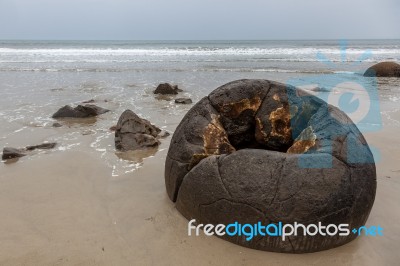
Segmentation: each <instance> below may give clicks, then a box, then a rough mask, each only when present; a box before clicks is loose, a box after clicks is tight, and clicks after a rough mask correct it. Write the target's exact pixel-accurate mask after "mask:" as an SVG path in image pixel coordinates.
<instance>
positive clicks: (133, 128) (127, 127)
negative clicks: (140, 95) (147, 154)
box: [115, 110, 161, 151]
mask: <svg viewBox="0 0 400 266" xmlns="http://www.w3.org/2000/svg"><path fill="white" fill-rule="evenodd" d="M160 132H161V130H160V129H159V128H158V127H156V126H154V125H152V124H151V123H150V122H149V121H147V120H146V119H142V118H140V117H139V116H138V115H136V114H135V113H134V112H132V111H131V110H125V111H124V112H123V113H122V115H121V116H120V118H119V120H118V123H117V127H116V130H115V148H116V149H117V150H120V151H129V150H137V149H142V148H146V147H156V146H158V145H159V144H160V142H159V141H158V139H157V137H158V134H159V133H160Z"/></svg>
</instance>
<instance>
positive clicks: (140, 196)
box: [0, 111, 400, 266]
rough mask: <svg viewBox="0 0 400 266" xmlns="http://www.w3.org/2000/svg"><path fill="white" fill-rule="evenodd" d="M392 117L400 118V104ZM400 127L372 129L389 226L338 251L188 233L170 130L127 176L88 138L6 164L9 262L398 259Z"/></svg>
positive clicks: (1, 197)
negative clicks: (244, 243) (172, 182)
mask: <svg viewBox="0 0 400 266" xmlns="http://www.w3.org/2000/svg"><path fill="white" fill-rule="evenodd" d="M391 116H392V118H395V120H397V121H399V120H400V112H398V111H397V112H396V113H391ZM173 126H174V125H171V126H170V127H171V128H173ZM175 126H176V125H175ZM399 132H400V125H399V124H398V123H397V124H396V123H392V122H391V120H389V119H388V117H384V127H383V129H382V130H381V131H379V132H377V133H373V134H365V136H366V138H367V140H368V142H369V144H370V145H372V146H374V147H376V148H378V149H379V150H380V152H381V156H382V158H381V160H380V162H378V163H377V173H378V175H377V181H378V189H377V195H376V200H375V204H374V207H373V209H372V212H371V215H370V217H369V219H368V222H367V225H380V226H381V227H383V228H384V236H378V237H371V236H369V237H368V236H361V237H359V238H358V239H356V240H355V241H353V242H351V243H349V244H347V245H344V246H342V247H339V248H336V249H332V250H328V251H323V252H318V253H312V254H302V255H292V254H278V253H270V252H262V251H256V250H251V249H246V248H243V247H240V246H236V245H233V244H231V243H228V242H226V241H223V240H220V239H218V238H216V237H205V236H200V237H194V236H192V237H189V236H187V221H186V219H185V218H183V217H182V216H181V215H180V214H179V213H178V212H177V210H176V209H175V207H174V204H173V203H172V202H170V200H169V199H168V197H167V195H166V192H165V186H164V160H165V156H166V153H167V147H168V145H169V143H168V142H169V139H170V138H168V139H167V140H164V141H163V143H162V145H161V147H160V150H159V151H158V152H157V153H156V154H155V155H154V156H151V157H148V158H145V159H143V167H140V168H138V169H137V170H135V171H132V172H131V173H126V174H121V175H118V176H113V169H112V167H109V166H107V165H106V164H104V161H103V160H102V159H101V158H99V156H96V155H97V154H94V153H92V152H89V151H85V149H84V148H83V147H85V145H89V143H82V144H81V145H82V148H81V149H80V150H65V151H57V152H47V153H44V154H37V155H34V156H30V157H24V158H21V159H20V160H19V161H18V162H17V163H11V164H2V165H1V167H0V173H1V174H0V213H2V214H3V216H2V219H0V240H1V241H0V265H325V266H327V265H374V266H375V265H398V264H399V263H400V252H399V250H400V241H399V240H400V226H399V224H398V221H400V207H399V203H400V194H399V191H400V182H399V180H400V150H399V148H398V134H399ZM32 138H34V136H33V137H32ZM39 139H40V138H38V140H39ZM112 139H113V138H111V137H110V138H109V139H107V140H106V141H107V142H108V144H110V145H111V144H112Z"/></svg>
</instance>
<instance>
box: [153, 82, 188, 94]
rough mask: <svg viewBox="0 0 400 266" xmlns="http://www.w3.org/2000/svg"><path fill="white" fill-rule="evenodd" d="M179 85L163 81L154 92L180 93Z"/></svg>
mask: <svg viewBox="0 0 400 266" xmlns="http://www.w3.org/2000/svg"><path fill="white" fill-rule="evenodd" d="M180 91H182V90H180V89H179V88H178V86H177V85H173V86H172V85H171V84H169V83H161V84H160V85H158V86H157V88H156V90H155V91H154V94H163V95H166V94H178V92H180Z"/></svg>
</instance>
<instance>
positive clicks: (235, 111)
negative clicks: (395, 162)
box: [165, 80, 376, 253]
mask: <svg viewBox="0 0 400 266" xmlns="http://www.w3.org/2000/svg"><path fill="white" fill-rule="evenodd" d="M299 95H301V96H299ZM165 184H166V188H167V193H168V196H169V197H170V199H171V200H172V201H174V202H176V208H177V210H178V211H179V212H181V213H182V214H183V215H184V216H185V217H186V218H187V219H189V220H191V219H196V222H197V224H200V223H202V224H208V223H210V224H214V225H216V224H225V225H227V224H229V223H234V222H238V223H241V224H247V223H248V224H257V223H258V222H261V223H262V224H263V225H266V224H268V223H277V222H282V223H283V224H286V223H287V224H294V222H298V223H302V224H304V225H305V226H307V225H309V224H318V222H321V223H322V224H323V225H327V224H335V225H339V224H342V223H344V224H349V228H350V229H351V228H359V227H360V226H363V225H364V224H365V222H366V220H367V218H368V215H369V212H370V210H371V208H372V205H373V202H374V198H375V192H376V170H375V163H374V159H373V156H372V153H371V151H370V149H369V147H368V144H367V142H366V141H365V139H364V137H363V135H362V134H361V132H360V131H359V130H358V129H357V127H356V126H355V125H354V123H353V122H352V121H351V120H350V118H349V117H348V116H347V115H346V114H345V113H343V112H342V111H340V110H339V109H338V108H336V107H333V106H331V105H328V104H327V103H325V102H324V101H322V100H321V99H319V98H317V97H315V96H312V95H310V94H308V93H307V92H304V91H302V90H299V89H296V88H294V87H292V86H287V85H284V84H280V83H277V82H273V81H267V80H239V81H234V82H231V83H228V84H226V85H223V86H221V87H219V88H218V89H216V90H215V91H213V92H212V93H210V95H209V96H208V97H204V98H203V99H202V100H201V101H200V102H198V103H197V104H196V105H195V106H194V107H193V108H192V109H191V110H190V111H189V112H188V113H187V114H186V115H185V117H184V118H183V119H182V122H181V123H180V124H179V126H178V127H177V129H176V131H175V133H174V135H173V137H172V140H171V145H170V147H169V151H168V154H167V159H166V163H165ZM356 237H357V235H355V234H349V235H345V236H339V235H336V236H335V237H326V236H325V237H324V236H322V235H316V236H303V235H302V234H299V235H297V236H290V237H289V240H286V241H282V239H281V238H279V237H272V236H259V235H258V236H255V237H254V238H253V239H252V240H250V241H246V236H244V235H241V236H240V235H239V236H235V237H230V236H227V235H225V236H223V237H222V238H223V239H225V240H227V241H230V242H233V243H235V244H238V245H242V246H246V247H250V248H254V249H260V250H267V251H275V252H288V253H305V252H315V251H319V250H325V249H330V248H333V247H337V246H340V245H343V244H345V243H348V242H350V241H351V240H353V239H354V238H356Z"/></svg>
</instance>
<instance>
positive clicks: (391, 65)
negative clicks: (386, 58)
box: [364, 62, 400, 77]
mask: <svg viewBox="0 0 400 266" xmlns="http://www.w3.org/2000/svg"><path fill="white" fill-rule="evenodd" d="M364 77H400V65H399V64H397V63H395V62H381V63H378V64H376V65H373V66H372V67H370V68H368V69H367V71H365V73H364Z"/></svg>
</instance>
